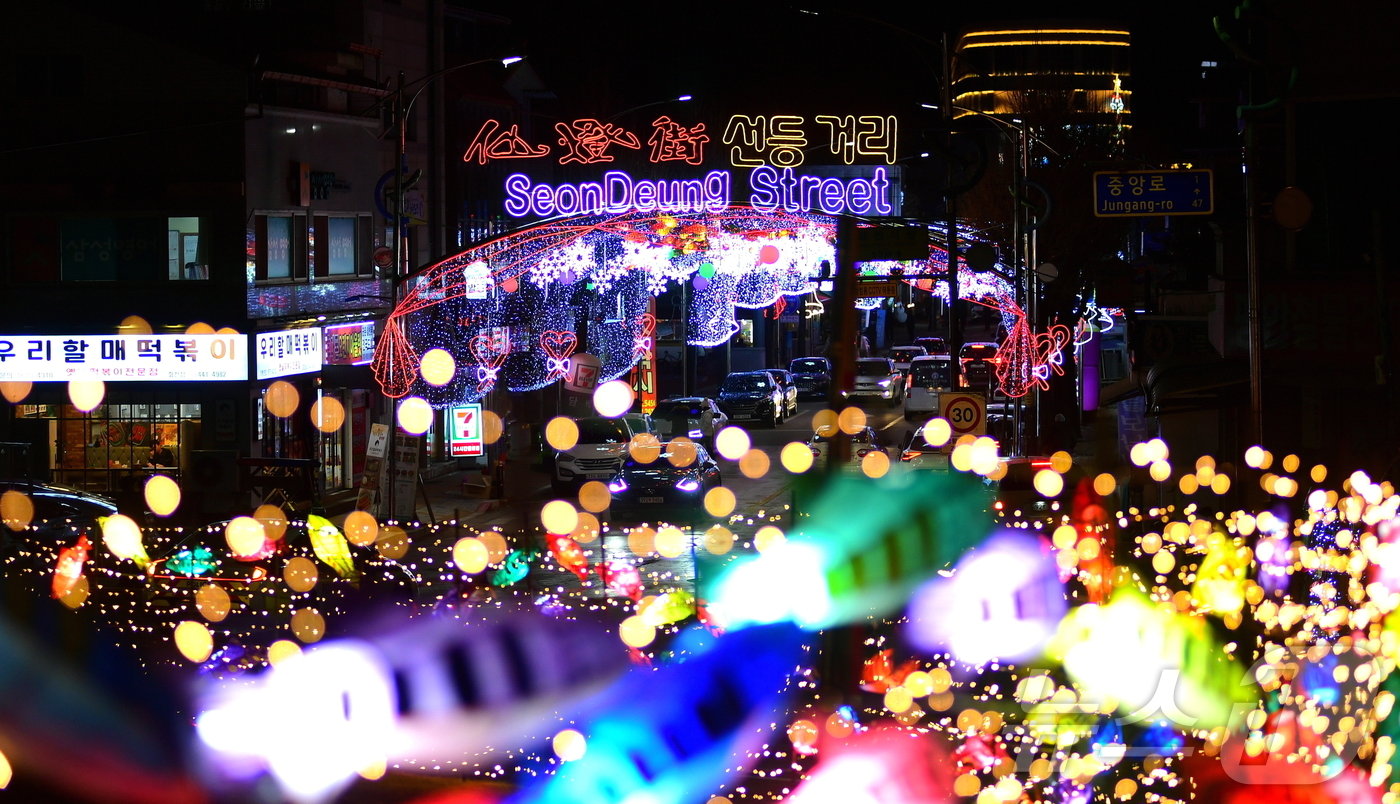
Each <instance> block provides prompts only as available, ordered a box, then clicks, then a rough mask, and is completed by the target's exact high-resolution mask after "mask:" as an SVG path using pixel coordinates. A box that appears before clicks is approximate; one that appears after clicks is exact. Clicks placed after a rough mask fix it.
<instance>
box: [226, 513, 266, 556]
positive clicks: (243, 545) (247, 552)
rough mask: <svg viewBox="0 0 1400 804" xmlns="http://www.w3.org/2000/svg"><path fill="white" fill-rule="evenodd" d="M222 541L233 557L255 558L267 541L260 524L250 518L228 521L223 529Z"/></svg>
mask: <svg viewBox="0 0 1400 804" xmlns="http://www.w3.org/2000/svg"><path fill="white" fill-rule="evenodd" d="M224 540H225V541H226V542H228V549H229V551H230V552H231V553H233V554H234V555H235V556H239V557H248V556H256V555H258V554H259V553H261V552H262V551H263V548H264V546H265V544H266V541H267V534H266V531H264V530H263V526H262V523H261V522H259V521H258V520H256V519H254V518H252V517H250V516H239V517H234V518H233V519H231V520H229V523H228V525H226V526H225V527H224Z"/></svg>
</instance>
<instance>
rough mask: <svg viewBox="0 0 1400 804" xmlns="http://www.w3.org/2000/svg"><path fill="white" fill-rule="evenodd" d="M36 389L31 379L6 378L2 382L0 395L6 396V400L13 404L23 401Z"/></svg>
mask: <svg viewBox="0 0 1400 804" xmlns="http://www.w3.org/2000/svg"><path fill="white" fill-rule="evenodd" d="M33 389H34V383H32V382H30V381H29V380H5V381H4V382H0V396H3V397H5V401H6V402H9V403H10V404H12V405H18V404H19V403H21V402H23V401H24V399H25V397H27V396H29V392H30V391H32V390H33Z"/></svg>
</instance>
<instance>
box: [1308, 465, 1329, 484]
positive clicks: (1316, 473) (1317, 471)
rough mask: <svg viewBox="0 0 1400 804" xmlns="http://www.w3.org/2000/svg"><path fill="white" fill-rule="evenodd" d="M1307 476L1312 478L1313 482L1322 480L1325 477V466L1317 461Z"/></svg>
mask: <svg viewBox="0 0 1400 804" xmlns="http://www.w3.org/2000/svg"><path fill="white" fill-rule="evenodd" d="M1308 476H1309V477H1311V478H1312V481H1313V482H1314V483H1321V482H1322V481H1324V480H1326V479H1327V467H1326V466H1323V465H1322V464H1320V463H1319V464H1317V465H1316V466H1314V467H1313V468H1312V471H1311V472H1309V473H1308Z"/></svg>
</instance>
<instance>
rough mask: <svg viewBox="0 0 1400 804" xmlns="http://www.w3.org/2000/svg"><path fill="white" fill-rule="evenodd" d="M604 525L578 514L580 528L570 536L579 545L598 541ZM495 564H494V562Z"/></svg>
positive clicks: (586, 513)
mask: <svg viewBox="0 0 1400 804" xmlns="http://www.w3.org/2000/svg"><path fill="white" fill-rule="evenodd" d="M602 529H603V524H602V523H601V522H599V521H598V517H596V516H594V515H593V514H591V513H589V512H587V511H579V512H578V526H577V527H575V528H574V532H573V533H570V534H569V536H570V537H572V538H573V540H574V541H576V542H578V543H579V544H588V543H589V542H591V541H593V540H594V539H597V538H598V536H599V535H600V534H601V533H602ZM492 563H494V562H492Z"/></svg>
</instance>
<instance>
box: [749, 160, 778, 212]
mask: <svg viewBox="0 0 1400 804" xmlns="http://www.w3.org/2000/svg"><path fill="white" fill-rule="evenodd" d="M749 187H751V188H753V192H752V193H751V194H750V195H749V205H750V206H752V207H753V208H754V209H756V210H758V211H760V212H772V211H773V210H775V209H777V208H778V202H779V200H780V199H779V195H778V171H776V170H774V169H773V168H771V167H769V166H768V165H763V166H761V167H756V168H754V169H753V172H752V173H750V174H749Z"/></svg>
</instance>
